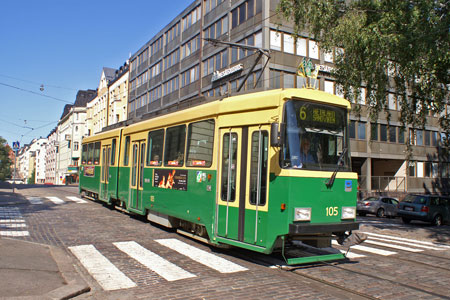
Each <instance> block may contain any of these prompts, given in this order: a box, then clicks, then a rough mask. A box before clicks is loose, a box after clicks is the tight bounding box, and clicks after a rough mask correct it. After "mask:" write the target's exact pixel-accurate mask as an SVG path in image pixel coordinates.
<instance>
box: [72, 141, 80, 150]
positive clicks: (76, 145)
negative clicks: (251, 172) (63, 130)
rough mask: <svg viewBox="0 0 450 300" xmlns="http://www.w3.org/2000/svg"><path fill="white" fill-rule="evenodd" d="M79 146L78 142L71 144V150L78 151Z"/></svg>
mask: <svg viewBox="0 0 450 300" xmlns="http://www.w3.org/2000/svg"><path fill="white" fill-rule="evenodd" d="M78 147H79V144H78V142H73V150H74V151H78Z"/></svg>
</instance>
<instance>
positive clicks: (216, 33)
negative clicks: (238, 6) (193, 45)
mask: <svg viewBox="0 0 450 300" xmlns="http://www.w3.org/2000/svg"><path fill="white" fill-rule="evenodd" d="M227 32H228V16H225V17H223V18H221V19H220V20H219V21H217V22H215V23H214V24H212V25H211V26H209V27H208V28H206V29H205V30H204V36H205V37H206V38H210V39H216V38H219V37H220V36H221V35H223V34H225V33H227Z"/></svg>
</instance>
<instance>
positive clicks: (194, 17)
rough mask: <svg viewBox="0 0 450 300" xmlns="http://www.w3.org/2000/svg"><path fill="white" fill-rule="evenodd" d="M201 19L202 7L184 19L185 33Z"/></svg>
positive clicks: (195, 9) (198, 7)
mask: <svg viewBox="0 0 450 300" xmlns="http://www.w3.org/2000/svg"><path fill="white" fill-rule="evenodd" d="M200 18H201V10H200V5H199V6H197V7H196V8H194V9H193V10H192V11H191V12H190V13H189V14H187V15H186V16H185V17H184V18H183V21H182V22H183V31H185V30H186V29H188V28H189V27H191V26H192V25H194V24H195V23H197V21H198V20H200Z"/></svg>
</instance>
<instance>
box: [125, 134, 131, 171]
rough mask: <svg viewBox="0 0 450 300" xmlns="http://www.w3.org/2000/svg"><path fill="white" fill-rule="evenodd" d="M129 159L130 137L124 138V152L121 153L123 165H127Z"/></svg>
mask: <svg viewBox="0 0 450 300" xmlns="http://www.w3.org/2000/svg"><path fill="white" fill-rule="evenodd" d="M129 160H130V137H129V136H127V137H126V138H125V153H124V154H123V165H124V166H128V162H129Z"/></svg>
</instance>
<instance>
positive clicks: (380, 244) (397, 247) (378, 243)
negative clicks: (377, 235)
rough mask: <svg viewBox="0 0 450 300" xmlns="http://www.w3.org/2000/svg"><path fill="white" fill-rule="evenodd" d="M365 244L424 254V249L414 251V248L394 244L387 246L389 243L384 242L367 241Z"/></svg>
mask: <svg viewBox="0 0 450 300" xmlns="http://www.w3.org/2000/svg"><path fill="white" fill-rule="evenodd" d="M365 243H367V244H373V245H377V246H383V247H388V248H393V249H399V250H403V251H409V252H422V251H423V250H422V249H414V248H410V247H405V246H399V245H394V244H387V243H382V242H377V241H372V240H366V241H365Z"/></svg>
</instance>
